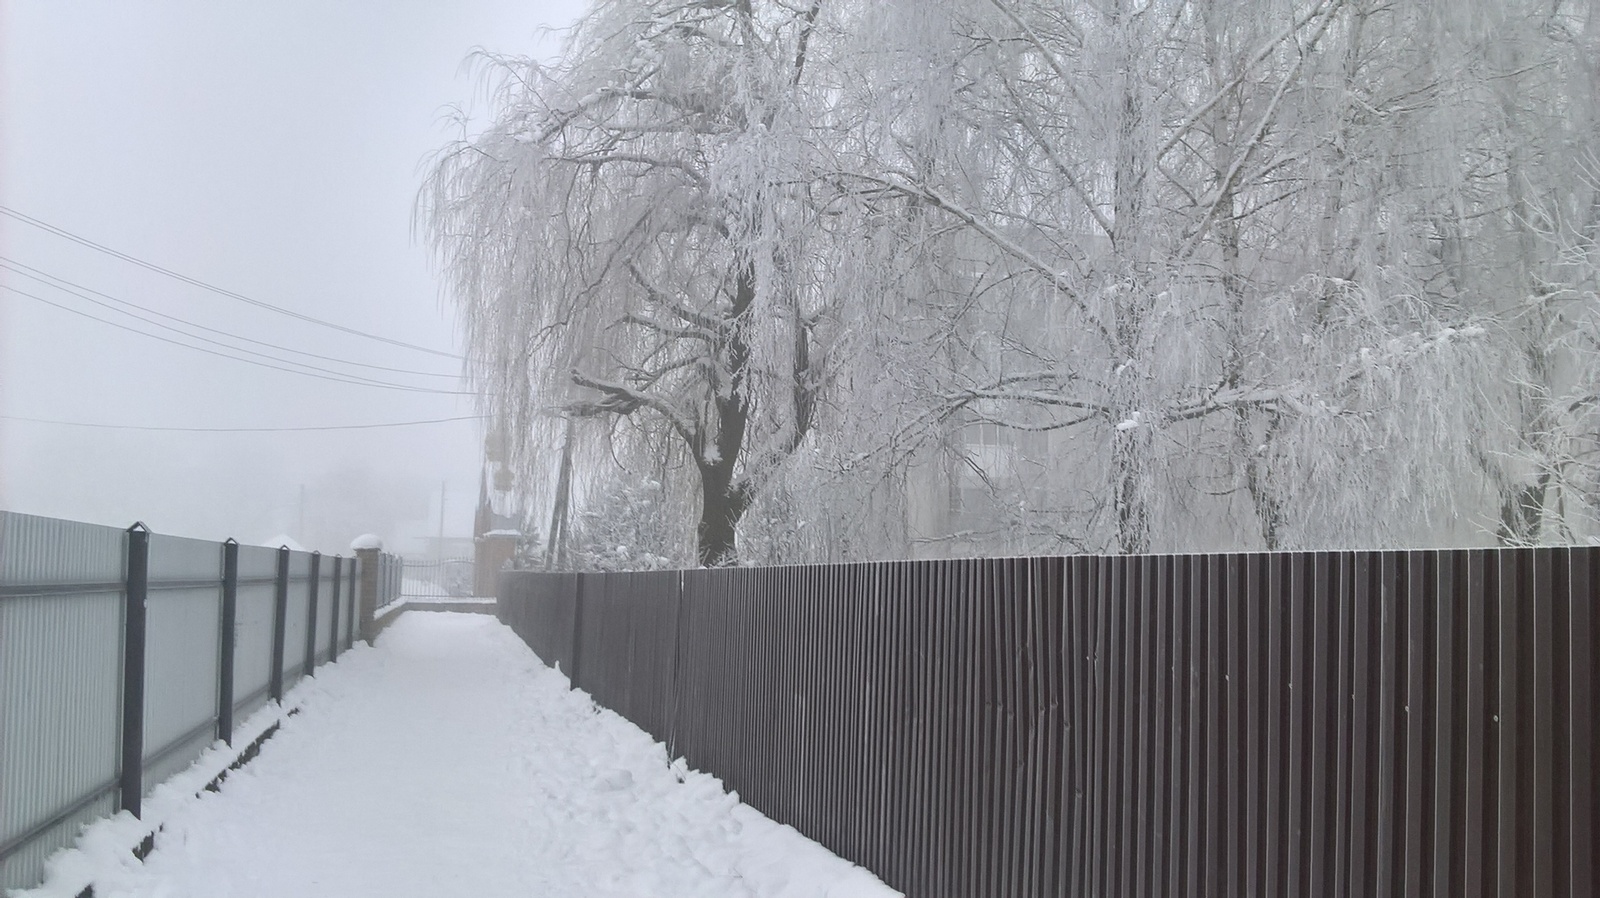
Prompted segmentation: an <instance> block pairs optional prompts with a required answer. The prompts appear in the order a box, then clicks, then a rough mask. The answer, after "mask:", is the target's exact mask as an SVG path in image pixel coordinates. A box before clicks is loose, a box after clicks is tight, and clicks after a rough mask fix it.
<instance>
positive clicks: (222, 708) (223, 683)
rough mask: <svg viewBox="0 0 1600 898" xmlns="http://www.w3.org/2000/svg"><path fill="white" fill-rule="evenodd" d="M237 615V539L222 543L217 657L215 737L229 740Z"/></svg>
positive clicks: (231, 720) (227, 741)
mask: <svg viewBox="0 0 1600 898" xmlns="http://www.w3.org/2000/svg"><path fill="white" fill-rule="evenodd" d="M238 617H239V543H238V542H236V541H235V540H232V539H230V540H228V541H227V542H225V543H223V544H222V632H221V633H220V634H219V639H220V645H221V652H220V654H219V655H218V660H217V738H218V739H221V740H222V741H223V742H226V743H228V744H229V745H232V744H233V652H234V640H235V634H234V627H235V626H236V625H237V623H238Z"/></svg>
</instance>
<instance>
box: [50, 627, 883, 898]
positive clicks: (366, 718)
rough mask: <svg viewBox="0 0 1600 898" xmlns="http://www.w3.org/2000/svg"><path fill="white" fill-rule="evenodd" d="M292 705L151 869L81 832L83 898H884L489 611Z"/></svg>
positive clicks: (183, 822)
mask: <svg viewBox="0 0 1600 898" xmlns="http://www.w3.org/2000/svg"><path fill="white" fill-rule="evenodd" d="M288 699H289V701H288V702H287V703H288V704H291V705H298V706H299V707H300V709H301V710H300V713H298V714H296V715H294V716H292V717H288V718H286V719H285V720H284V722H283V724H282V727H281V729H280V730H279V732H278V733H277V735H276V736H274V737H273V738H272V739H270V740H268V741H267V742H266V743H265V744H264V745H263V746H262V750H261V754H260V756H259V757H258V758H256V759H255V760H254V761H252V762H251V763H249V764H247V765H245V766H244V767H242V768H240V769H238V770H236V771H234V772H233V773H232V774H231V775H230V776H229V777H228V779H227V781H226V782H225V783H224V784H223V786H222V789H221V791H220V792H219V793H215V794H212V793H205V794H204V797H201V798H188V797H185V798H184V800H183V801H181V802H180V803H179V806H177V807H176V808H175V809H173V810H171V811H169V812H167V813H164V814H163V819H164V828H163V830H162V832H161V833H160V835H158V836H157V840H156V850H155V852H154V853H153V854H151V855H150V857H149V859H148V860H146V861H145V863H143V864H139V863H137V862H135V861H133V860H132V858H131V857H129V856H126V855H125V854H124V853H122V852H111V853H108V852H106V851H104V850H101V851H98V852H97V851H96V850H95V849H94V847H93V846H94V844H95V842H96V833H95V827H91V828H90V831H89V832H88V833H87V834H86V837H85V839H84V841H83V843H82V844H83V845H84V846H86V847H85V848H84V849H83V850H80V851H78V852H72V853H71V854H74V855H75V863H77V864H78V865H80V866H81V865H82V864H83V863H85V862H87V861H88V860H93V861H94V863H95V864H96V866H97V872H96V874H95V894H96V896H98V898H112V896H143V898H154V896H163V898H165V896H174V898H176V896H196V898H201V896H204V898H230V896H231V898H246V896H249V898H284V896H297V898H311V896H340V898H361V896H383V898H403V896H428V898H445V896H473V898H492V896H502V895H503V896H513V895H515V896H519V898H522V896H542V898H561V896H597V898H601V896H617V898H620V896H630V898H631V896H675V895H682V896H708V898H709V896H741V898H745V896H773V898H802V896H816V898H856V896H860V898H877V896H889V895H896V894H898V893H896V892H893V891H892V890H890V889H889V888H888V887H886V886H884V885H883V884H882V883H881V882H879V881H878V880H877V879H876V878H875V877H873V876H872V875H871V874H869V873H867V872H866V871H865V870H863V869H861V868H859V867H855V866H852V865H851V864H849V863H847V862H846V861H843V860H841V859H839V858H838V857H837V856H835V855H833V854H832V853H830V852H828V851H827V850H826V849H824V848H822V847H821V846H819V845H817V844H816V843H815V842H812V841H810V840H808V839H806V838H804V837H802V836H801V835H800V834H799V833H797V832H795V831H794V830H793V829H791V828H789V827H787V826H780V825H778V824H776V823H774V822H772V821H770V820H768V819H767V818H766V817H763V816H761V815H760V814H758V813H757V812H756V811H754V810H753V809H751V808H749V807H747V806H745V805H742V804H740V803H738V802H737V801H736V800H734V799H733V798H732V797H730V796H729V795H727V794H726V793H724V792H723V791H722V788H721V784H720V783H719V782H718V781H717V780H715V779H713V778H711V777H709V776H705V775H703V774H698V773H694V772H690V771H687V770H685V769H684V768H683V766H682V764H681V763H680V764H677V765H672V766H669V764H668V759H667V755H666V752H665V750H664V749H663V748H662V747H661V745H659V744H658V743H655V742H653V741H652V740H651V738H650V737H649V736H648V735H646V734H645V733H644V732H643V731H641V730H640V729H638V728H637V727H635V726H633V725H632V724H630V723H628V722H627V721H625V720H623V719H622V718H621V717H619V716H617V715H616V714H614V713H612V712H610V711H605V710H597V709H596V708H595V706H594V705H593V704H592V703H591V702H590V701H589V699H588V697H587V696H586V695H585V694H583V693H580V692H572V691H569V690H568V688H567V679H566V677H565V676H563V675H561V674H559V673H557V672H555V671H553V670H551V669H549V668H547V667H545V666H544V665H543V664H541V663H540V662H539V660H538V658H537V657H535V656H534V655H533V653H532V652H530V651H529V650H528V649H527V648H526V647H525V646H524V645H523V644H522V643H521V641H519V640H518V639H517V638H516V636H515V635H513V634H512V633H511V631H510V630H509V629H507V628H505V627H504V626H503V625H502V624H500V623H499V622H498V621H497V620H495V619H494V618H491V617H487V616H484V615H479V614H451V613H433V612H408V613H406V614H405V615H404V616H402V617H401V618H400V619H399V620H397V621H395V622H394V623H393V624H392V625H391V626H390V627H389V628H388V629H387V630H385V631H384V633H383V635H382V636H381V637H380V638H379V640H378V645H377V647H376V648H371V649H368V648H366V647H365V646H357V648H356V649H355V650H354V651H351V652H349V653H346V654H344V655H342V656H341V657H340V659H339V662H338V663H337V664H334V665H330V666H328V667H325V668H322V669H321V670H319V671H318V672H317V675H316V677H315V678H314V679H310V680H306V681H304V682H303V683H302V684H301V685H300V686H299V687H297V688H296V689H295V690H294V691H293V693H292V694H291V695H290V696H288ZM173 794H176V793H173ZM190 794H192V788H191V789H190ZM154 797H155V796H152V798H154ZM122 817H123V818H126V815H122ZM132 822H133V821H132V820H131V818H126V819H121V820H117V819H114V820H111V821H104V822H102V823H101V824H97V825H96V826H97V827H101V828H114V827H116V826H118V825H121V826H123V827H124V828H125V827H126V825H127V824H129V823H132ZM99 841H100V842H102V843H105V842H108V841H111V840H108V839H106V838H104V837H102V838H100V839H99ZM124 844H125V843H124ZM108 858H109V859H108ZM59 860H60V856H58V861H59Z"/></svg>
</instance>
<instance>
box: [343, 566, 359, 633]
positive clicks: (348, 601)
mask: <svg viewBox="0 0 1600 898" xmlns="http://www.w3.org/2000/svg"><path fill="white" fill-rule="evenodd" d="M359 568H360V565H358V564H356V559H355V557H354V556H351V558H350V571H349V573H348V576H349V578H350V582H349V583H348V584H346V585H347V586H349V587H350V588H349V589H347V590H345V611H346V612H347V613H348V615H349V617H350V635H348V636H346V637H345V640H344V647H345V648H347V649H348V648H354V647H355V644H356V637H358V636H359V635H360V627H359V626H358V625H359V624H360V620H358V619H357V617H356V577H357V575H358V574H359V570H358V569H359Z"/></svg>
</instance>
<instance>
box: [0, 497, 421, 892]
mask: <svg viewBox="0 0 1600 898" xmlns="http://www.w3.org/2000/svg"><path fill="white" fill-rule="evenodd" d="M376 557H379V558H380V559H381V558H387V556H376ZM359 582H360V571H359V566H358V563H357V560H356V559H354V558H340V557H334V558H324V557H322V556H320V555H317V554H315V553H305V552H291V551H290V550H288V549H268V548H263V547H260V546H244V545H239V544H238V543H235V542H233V541H232V540H230V541H228V542H225V543H215V542H207V541H203V540H193V539H182V538H178V537H172V536H165V535H161V534H153V533H150V532H149V531H147V530H146V529H144V527H143V526H142V525H135V526H134V527H132V528H129V529H128V530H126V531H124V530H119V529H117V528H114V527H99V526H95V525H91V524H81V523H77V522H72V521H60V520H54V519H51V518H41V517H34V516H31V515H22V514H15V513H12V512H0V888H13V887H19V886H21V887H26V886H31V885H33V884H34V883H36V882H38V881H39V879H40V877H41V876H42V873H43V864H44V860H45V858H46V857H48V856H49V855H50V854H51V853H52V852H54V851H55V850H56V849H58V848H61V847H64V846H66V845H68V844H70V843H71V842H72V840H73V839H74V838H76V835H77V831H78V828H79V827H80V826H81V825H82V824H84V823H86V822H89V821H91V820H94V819H95V818H97V817H101V816H105V815H107V814H110V813H112V812H114V811H116V810H118V809H119V808H121V809H127V810H129V811H131V812H133V813H134V814H135V816H137V815H138V814H139V811H140V804H141V800H142V798H143V796H144V795H145V794H147V793H148V792H149V790H150V788H152V787H153V786H154V785H156V784H157V783H159V782H161V781H162V780H164V779H166V778H167V777H168V776H170V775H171V774H173V773H176V772H178V771H179V770H182V769H183V768H184V767H185V766H187V765H188V764H189V763H190V762H191V761H193V760H194V758H195V757H197V756H198V755H199V754H200V752H202V751H204V750H205V748H206V747H207V746H209V745H210V744H211V743H212V742H213V740H216V739H220V740H223V741H226V742H230V743H231V741H232V736H233V723H234V720H235V719H242V718H243V717H244V716H246V715H248V714H249V713H251V712H252V711H254V710H255V709H257V708H259V707H260V706H261V705H263V704H265V703H266V702H267V701H269V700H272V699H276V698H281V697H282V696H283V694H284V691H285V690H286V689H288V688H289V687H292V686H293V685H294V684H295V682H296V681H298V680H299V678H300V677H302V676H304V675H305V673H306V672H307V671H308V669H310V668H312V667H314V666H316V665H317V664H319V663H323V662H326V661H331V660H334V659H335V658H337V657H338V653H339V651H340V650H341V649H344V648H348V647H349V646H350V645H351V644H352V642H353V640H354V639H356V638H357V636H358V635H360V634H359V633H358V621H359V620H360V612H359V611H358V607H359V606H358V603H357V602H356V596H357V591H358V590H357V584H358V583H359ZM396 585H397V584H396ZM380 591H381V590H380Z"/></svg>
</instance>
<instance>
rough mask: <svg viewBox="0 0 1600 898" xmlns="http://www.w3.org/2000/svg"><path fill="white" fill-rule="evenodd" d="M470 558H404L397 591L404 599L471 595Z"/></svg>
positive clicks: (469, 596) (467, 596) (455, 597)
mask: <svg viewBox="0 0 1600 898" xmlns="http://www.w3.org/2000/svg"><path fill="white" fill-rule="evenodd" d="M472 574H473V570H472V559H470V558H445V559H427V560H419V559H412V558H407V559H405V568H404V571H403V574H402V577H401V581H400V595H401V597H402V598H406V599H470V598H472V583H473V580H472Z"/></svg>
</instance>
